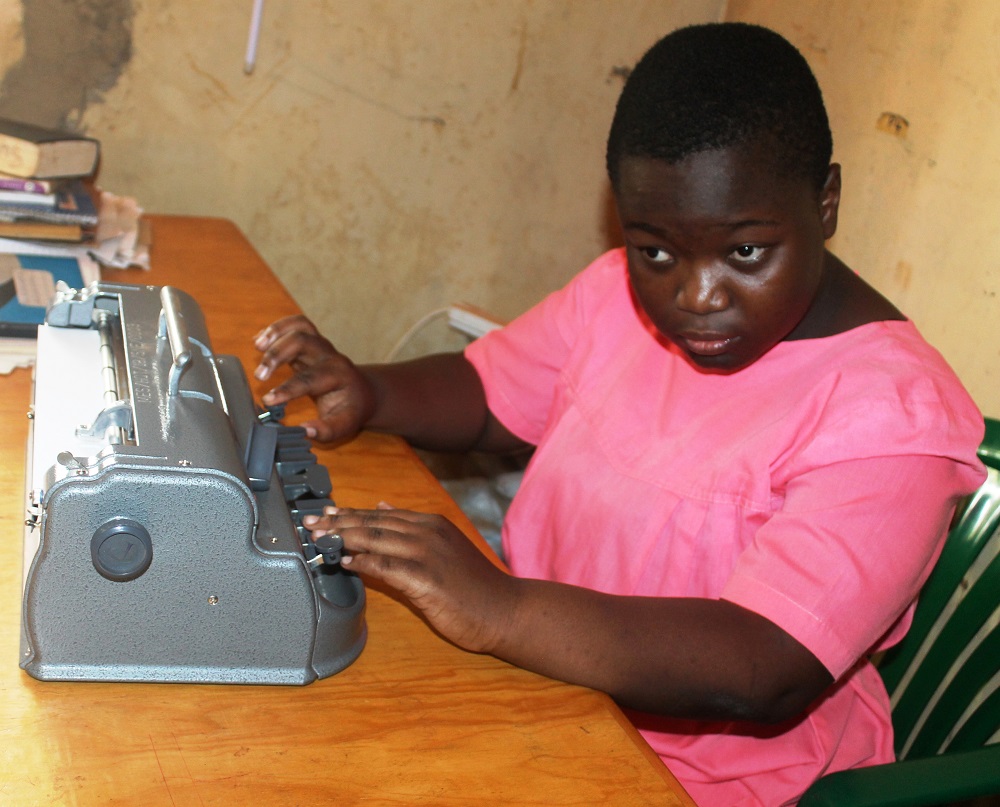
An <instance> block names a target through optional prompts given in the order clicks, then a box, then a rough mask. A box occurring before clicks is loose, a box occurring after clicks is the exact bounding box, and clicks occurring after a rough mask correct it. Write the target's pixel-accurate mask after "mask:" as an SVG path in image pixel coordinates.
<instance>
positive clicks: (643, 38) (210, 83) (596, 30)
mask: <svg viewBox="0 0 1000 807" xmlns="http://www.w3.org/2000/svg"><path fill="white" fill-rule="evenodd" d="M134 7H135V18H134V23H133V42H132V44H133V57H132V60H131V62H130V63H129V64H128V66H127V67H126V68H125V69H124V71H123V72H122V74H121V76H120V78H119V80H118V82H117V84H116V86H115V87H114V88H113V89H111V90H109V91H108V92H107V93H106V94H105V95H104V97H103V99H102V101H101V103H98V104H91V105H89V106H88V107H87V109H86V110H85V112H84V114H83V116H82V122H83V125H84V126H85V127H86V129H87V130H88V131H89V132H92V133H94V134H96V135H98V136H100V137H101V139H102V141H103V142H104V146H105V155H106V158H105V162H104V165H103V167H102V170H101V180H102V183H103V184H104V186H105V187H107V188H109V189H112V190H116V191H118V192H124V193H130V194H134V195H136V196H137V197H138V198H139V199H140V201H141V202H142V203H143V205H144V206H145V207H146V208H147V209H149V210H154V211H159V212H176V213H197V214H208V215H219V216H225V217H228V218H231V219H233V220H235V221H236V222H237V223H238V224H239V225H240V226H241V227H242V228H243V229H244V231H245V232H246V233H247V235H248V236H249V238H250V239H251V240H252V241H253V243H254V244H255V245H256V247H257V248H258V250H259V251H260V252H261V253H262V255H263V256H264V258H265V259H266V260H267V261H268V263H269V264H270V265H271V266H272V267H273V268H274V270H275V271H276V272H277V273H278V275H279V276H280V277H281V278H282V280H283V281H284V282H285V284H286V286H287V287H288V288H289V290H290V291H291V292H292V294H293V295H294V296H295V298H296V299H297V300H298V301H299V302H300V304H301V305H302V306H303V308H304V309H305V310H306V312H307V313H308V314H309V315H310V316H312V317H313V318H315V319H316V320H317V321H318V322H319V323H320V324H321V326H322V327H323V329H324V330H325V331H326V332H328V333H329V334H330V335H331V336H332V337H333V338H334V340H335V341H336V343H337V344H338V345H340V346H342V348H343V349H344V350H345V351H346V352H348V353H349V354H350V355H352V356H353V357H355V358H356V359H359V360H373V359H380V358H382V357H383V356H385V354H386V353H387V351H388V350H389V349H390V347H391V346H392V345H394V344H395V343H396V341H397V340H398V339H399V338H400V336H401V335H402V334H403V333H404V332H405V331H407V329H408V328H409V326H410V325H411V324H413V323H414V322H415V321H416V320H418V319H419V318H420V317H422V316H423V315H425V314H427V313H428V312H431V311H434V310H436V309H438V308H440V307H442V306H446V305H447V304H449V303H451V302H453V301H456V300H467V301H470V302H473V303H476V304H479V305H480V306H482V307H484V308H487V309H489V310H491V311H494V312H496V313H497V314H498V315H500V316H503V317H512V316H514V315H516V314H517V313H519V312H520V311H522V310H524V309H525V308H527V307H528V306H529V305H531V304H532V303H533V302H535V301H536V300H538V299H540V298H541V297H542V296H543V295H544V294H545V293H546V292H547V291H549V290H551V289H553V288H555V287H557V286H558V285H561V284H562V283H563V282H564V281H565V280H566V279H568V278H569V277H570V276H571V275H572V274H573V273H574V272H575V271H576V270H578V269H579V268H580V267H582V266H583V265H584V264H585V263H586V262H587V261H588V260H590V259H591V258H592V257H594V256H595V255H596V254H598V253H599V252H600V251H601V250H603V249H604V248H605V247H606V246H607V245H608V243H609V235H608V223H607V195H606V190H605V181H604V169H603V144H604V137H605V134H606V130H607V127H608V124H609V123H610V119H611V114H612V111H613V106H614V102H615V99H616V98H617V95H618V92H619V90H620V88H621V83H622V78H621V75H620V68H622V67H624V66H628V65H630V64H632V63H633V62H634V61H635V60H636V59H637V58H638V57H639V56H640V55H641V53H642V52H643V50H644V49H645V48H646V47H648V45H649V44H650V43H651V41H652V39H653V38H654V37H655V36H656V35H657V34H659V33H661V32H666V31H668V30H670V29H671V28H674V27H676V26H678V25H682V24H687V23H690V22H696V21H704V20H709V19H718V18H719V16H720V13H721V8H722V3H721V2H719V0H681V1H675V2H670V3H664V2H662V1H661V0H620V1H619V2H608V0H504V2H495V0H337V2H322V1H321V0H294V2H275V0H267V3H266V4H265V10H264V17H263V24H262V29H261V36H260V42H259V47H258V53H257V55H258V58H257V64H256V68H255V70H254V72H253V73H252V74H251V75H249V76H248V75H245V74H244V71H243V60H244V49H245V46H246V39H247V29H248V23H249V14H250V8H251V2H250V0H218V1H217V2H213V3H204V2H195V0H171V1H170V2H146V3H135V4H134ZM247 313H248V316H253V312H252V311H249V312H247ZM261 324H262V325H263V324H264V323H261ZM448 334H449V331H448V329H447V327H446V326H445V324H444V321H443V320H441V321H439V322H436V323H434V325H433V326H432V327H429V328H428V329H426V331H425V332H424V333H423V334H422V337H423V339H424V341H425V342H427V343H429V344H427V345H426V346H427V347H434V348H440V347H448V346H451V345H452V343H451V342H449V336H448ZM450 339H451V340H454V339H455V337H454V335H452V336H451V337H450Z"/></svg>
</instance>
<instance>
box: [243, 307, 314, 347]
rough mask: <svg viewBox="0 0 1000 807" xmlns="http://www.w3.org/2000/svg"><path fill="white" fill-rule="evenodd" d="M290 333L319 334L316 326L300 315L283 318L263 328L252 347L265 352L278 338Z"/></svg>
mask: <svg viewBox="0 0 1000 807" xmlns="http://www.w3.org/2000/svg"><path fill="white" fill-rule="evenodd" d="M292 331H303V332H305V333H319V331H318V330H317V329H316V326H315V325H313V323H312V322H311V321H310V320H308V319H307V318H306V317H304V316H302V315H301V314H296V315H294V316H291V317H283V318H282V319H279V320H276V321H275V322H272V323H271V324H270V325H268V326H267V327H266V328H264V329H263V330H262V331H260V333H258V334H257V335H256V336H255V337H254V338H253V343H254V346H255V347H256V348H257V349H258V350H262V351H263V350H267V349H268V348H269V347H270V346H271V345H272V344H273V343H274V342H275V340H277V339H278V338H280V337H281V336H283V335H284V334H286V333H290V332H292Z"/></svg>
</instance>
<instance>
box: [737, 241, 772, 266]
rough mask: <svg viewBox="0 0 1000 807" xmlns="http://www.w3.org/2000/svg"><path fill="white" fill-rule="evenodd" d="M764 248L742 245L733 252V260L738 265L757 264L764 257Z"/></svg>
mask: <svg viewBox="0 0 1000 807" xmlns="http://www.w3.org/2000/svg"><path fill="white" fill-rule="evenodd" d="M764 251H765V248H764V247H757V246H754V245H753V244H740V246H738V247H736V249H734V250H733V252H732V256H733V260H735V261H736V262H737V263H757V261H759V260H760V259H761V258H763V257H764Z"/></svg>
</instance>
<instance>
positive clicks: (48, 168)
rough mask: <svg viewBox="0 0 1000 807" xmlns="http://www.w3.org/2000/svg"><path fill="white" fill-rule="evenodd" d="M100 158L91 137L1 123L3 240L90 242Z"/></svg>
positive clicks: (0, 222) (0, 235) (0, 223)
mask: <svg viewBox="0 0 1000 807" xmlns="http://www.w3.org/2000/svg"><path fill="white" fill-rule="evenodd" d="M99 155H100V143H99V142H98V141H97V140H96V139H94V138H92V137H85V136H83V135H77V134H72V133H69V132H64V131H60V130H55V129H48V128H44V127H41V126H35V125H33V124H29V123H22V122H19V121H12V120H8V119H5V118H0V238H24V239H31V240H39V241H64V242H81V241H86V240H88V239H89V238H90V237H91V236H92V235H93V232H94V229H95V228H96V227H97V206H96V205H95V203H94V199H93V196H92V195H91V192H90V189H89V185H88V180H91V179H93V176H94V173H95V171H96V170H97V161H98V157H99Z"/></svg>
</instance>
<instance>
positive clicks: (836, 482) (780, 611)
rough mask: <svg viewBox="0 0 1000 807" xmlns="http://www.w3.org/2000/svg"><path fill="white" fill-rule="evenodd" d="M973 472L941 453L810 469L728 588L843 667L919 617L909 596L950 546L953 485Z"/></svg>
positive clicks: (733, 597) (834, 667)
mask: <svg viewBox="0 0 1000 807" xmlns="http://www.w3.org/2000/svg"><path fill="white" fill-rule="evenodd" d="M969 474H970V469H969V467H968V466H964V465H961V464H959V463H956V462H954V461H952V460H950V459H945V458H942V457H934V456H891V457H880V458H874V459H861V460H853V461H847V462H839V463H835V464H833V465H829V466H822V467H818V468H816V469H814V470H812V471H809V472H808V473H805V474H803V475H801V476H800V477H798V478H796V479H795V480H794V482H793V483H792V484H791V485H790V486H789V489H788V490H787V491H786V498H785V503H784V506H783V508H782V509H781V510H780V511H779V512H777V513H776V514H775V515H774V516H773V517H772V518H771V520H770V521H769V522H768V523H767V524H765V525H764V526H763V527H762V528H761V529H760V530H759V531H758V533H757V535H756V536H755V538H754V541H753V543H752V545H751V546H750V547H748V549H747V550H746V551H745V552H744V553H743V555H742V556H741V558H740V560H739V563H738V564H737V567H736V569H735V570H734V572H733V575H732V576H731V577H730V579H729V581H728V583H727V584H726V587H725V589H724V590H723V593H722V597H723V598H724V599H727V600H730V601H732V602H735V603H737V604H738V605H741V606H743V607H745V608H748V609H749V610H751V611H754V612H756V613H759V614H761V615H762V616H764V617H766V618H767V619H769V620H771V621H772V622H774V623H775V624H777V625H778V626H779V627H781V628H782V629H783V630H785V631H786V632H787V633H789V634H790V635H791V636H793V637H794V638H795V639H797V640H798V641H799V642H801V643H802V644H803V645H805V647H807V648H808V649H809V650H810V651H811V652H812V653H813V654H814V655H815V656H816V657H817V658H818V659H819V660H820V661H821V662H822V663H823V664H824V666H825V667H826V668H827V669H828V670H829V671H830V673H831V674H832V675H833V676H834V677H839V676H840V675H841V674H843V673H844V672H846V671H847V670H848V669H849V668H850V667H851V666H853V665H854V664H855V663H856V661H857V659H858V658H860V657H861V656H862V655H864V654H865V653H866V652H868V651H869V650H872V649H874V648H875V647H876V646H887V645H888V644H892V643H895V641H898V639H899V638H901V636H902V635H903V633H904V632H905V630H906V629H907V628H908V627H909V623H910V619H911V618H912V609H908V608H907V606H908V605H910V604H911V603H912V602H913V600H914V598H915V597H916V595H917V592H918V591H919V589H920V587H921V585H923V583H924V581H925V580H926V578H927V575H928V574H929V573H930V569H931V567H932V565H933V563H934V561H935V560H936V559H937V556H938V554H939V553H940V549H941V545H942V543H943V540H942V539H943V537H944V535H945V533H946V530H947V528H948V524H949V521H950V518H951V515H952V512H953V511H954V507H955V504H956V503H957V501H958V498H959V495H958V494H957V493H952V491H956V490H961V489H963V487H964V489H966V490H967V489H968V482H969ZM928 490H937V491H941V492H942V495H941V496H927V495H926V491H928ZM803 546H804V547H805V550H803ZM904 611H905V613H904V614H903V617H902V618H899V617H898V615H899V614H900V613H901V612H904ZM890 630H891V633H890ZM887 634H888V635H887ZM883 637H885V639H884V640H883V641H882V642H880V639H883Z"/></svg>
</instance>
